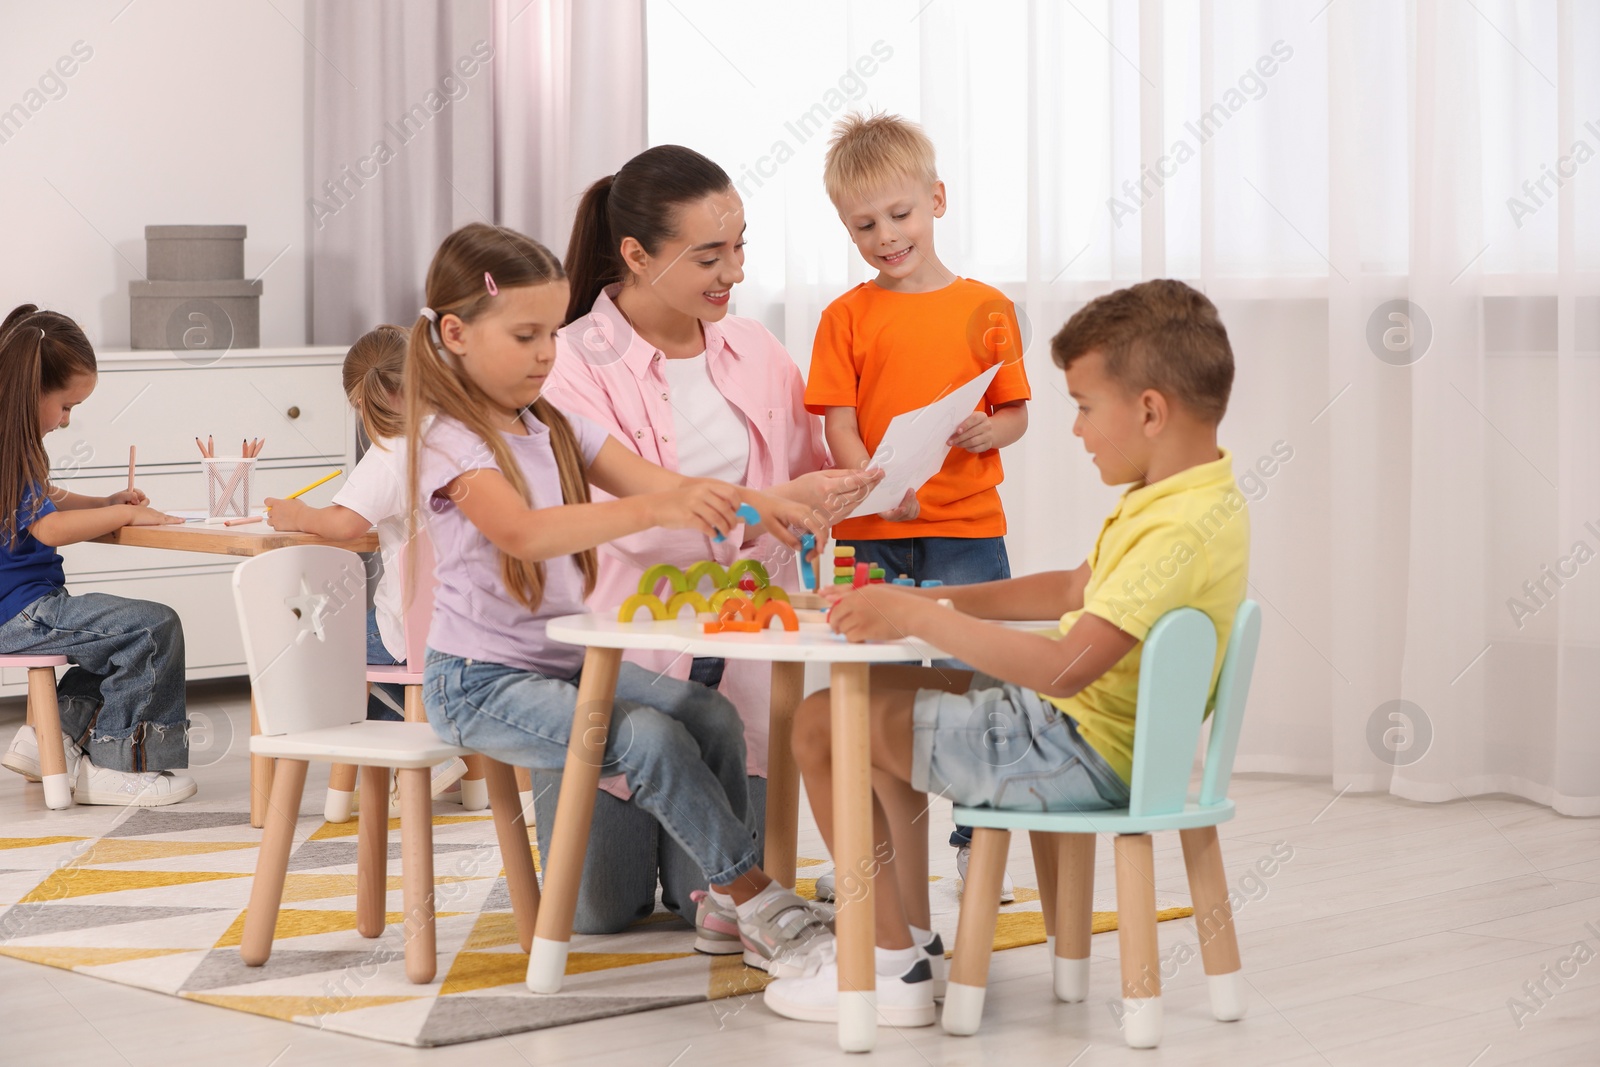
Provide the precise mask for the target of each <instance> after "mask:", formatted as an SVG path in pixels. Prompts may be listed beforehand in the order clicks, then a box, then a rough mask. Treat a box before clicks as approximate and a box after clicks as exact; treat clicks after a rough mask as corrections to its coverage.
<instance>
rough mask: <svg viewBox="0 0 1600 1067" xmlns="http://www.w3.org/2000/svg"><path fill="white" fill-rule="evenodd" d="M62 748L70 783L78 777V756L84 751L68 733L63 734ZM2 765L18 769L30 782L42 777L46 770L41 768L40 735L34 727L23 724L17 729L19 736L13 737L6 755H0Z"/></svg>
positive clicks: (11, 769) (6, 767)
mask: <svg viewBox="0 0 1600 1067" xmlns="http://www.w3.org/2000/svg"><path fill="white" fill-rule="evenodd" d="M61 749H62V751H63V752H65V753H66V755H67V783H68V784H69V785H70V784H72V783H73V782H75V781H76V779H77V776H78V757H79V756H80V755H82V752H81V751H80V750H79V749H78V745H77V743H76V742H74V741H73V740H72V738H70V737H68V736H67V735H66V734H62V735H61ZM0 767H4V768H5V769H6V770H8V771H16V772H17V773H18V774H20V775H22V777H24V778H26V779H27V780H28V781H30V782H37V781H40V780H41V779H42V775H43V774H44V772H43V771H41V770H40V769H39V735H38V734H36V733H34V732H33V727H31V726H23V727H22V728H20V729H19V730H18V731H17V736H15V737H13V738H12V739H11V747H10V748H8V749H6V754H5V755H4V756H0Z"/></svg>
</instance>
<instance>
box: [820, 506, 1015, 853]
mask: <svg viewBox="0 0 1600 1067" xmlns="http://www.w3.org/2000/svg"><path fill="white" fill-rule="evenodd" d="M839 543H840V544H841V545H853V546H855V550H856V559H858V560H860V561H861V562H863V563H876V564H877V565H878V566H880V567H882V568H883V569H884V571H885V572H886V573H885V575H884V580H885V581H889V582H892V581H894V580H895V579H896V578H898V577H900V576H901V575H902V574H903V575H905V576H906V577H907V578H914V579H916V582H917V584H918V585H921V584H922V583H923V582H924V581H926V580H928V579H930V578H932V579H935V580H936V581H941V582H943V583H944V584H945V585H973V584H975V583H977V582H998V581H1003V580H1005V579H1007V578H1009V577H1011V559H1010V557H1009V556H1007V555H1006V539H1005V538H1004V537H903V538H897V539H894V540H888V541H840V542H839ZM937 663H938V665H939V666H941V667H947V668H949V669H951V670H969V669H970V668H969V667H967V665H966V664H964V663H962V662H961V661H960V660H955V659H945V660H938V661H937ZM950 844H951V845H952V846H953V847H955V848H960V847H961V846H962V845H970V844H972V829H971V827H967V826H957V827H956V828H955V830H954V831H952V832H951V834H950Z"/></svg>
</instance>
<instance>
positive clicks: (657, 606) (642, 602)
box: [617, 593, 672, 622]
mask: <svg viewBox="0 0 1600 1067" xmlns="http://www.w3.org/2000/svg"><path fill="white" fill-rule="evenodd" d="M640 608H644V609H646V610H647V611H649V612H650V616H651V618H655V619H669V618H671V617H672V616H671V615H669V614H668V613H667V606H666V605H665V604H663V603H662V602H661V598H660V597H658V596H656V595H655V594H654V593H635V594H634V595H633V596H631V597H629V598H628V599H627V600H624V601H623V602H622V608H621V610H619V611H618V612H617V621H618V622H632V621H633V620H634V616H635V615H637V614H638V613H639V609H640Z"/></svg>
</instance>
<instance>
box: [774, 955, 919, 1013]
mask: <svg viewBox="0 0 1600 1067" xmlns="http://www.w3.org/2000/svg"><path fill="white" fill-rule="evenodd" d="M877 988H878V995H877V1002H878V1003H877V1015H878V1022H879V1023H881V1024H882V1025H884V1026H897V1027H909V1026H932V1025H933V1021H934V1008H933V971H932V968H931V967H930V966H929V963H928V960H927V959H926V958H923V959H919V960H917V962H915V963H913V964H912V965H911V968H910V970H908V971H906V973H905V974H902V975H898V976H889V975H882V974H880V975H878V981H877ZM762 997H763V999H764V1000H765V1002H766V1005H767V1007H769V1008H771V1009H772V1010H773V1011H775V1012H777V1013H778V1014H779V1015H782V1016H783V1017H784V1018H786V1019H799V1020H800V1021H801V1022H809V1023H836V1022H838V1021H839V964H838V962H837V961H836V960H833V959H829V960H828V961H827V962H825V963H823V964H822V965H821V966H819V967H817V968H816V970H814V971H813V972H812V973H810V974H808V975H805V976H803V977H800V978H779V979H778V980H777V981H775V982H773V983H772V984H771V985H769V986H767V990H766V992H765V993H763V994H762Z"/></svg>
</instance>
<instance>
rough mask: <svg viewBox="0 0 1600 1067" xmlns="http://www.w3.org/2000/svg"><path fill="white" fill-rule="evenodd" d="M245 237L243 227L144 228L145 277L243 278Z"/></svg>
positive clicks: (200, 279)
mask: <svg viewBox="0 0 1600 1067" xmlns="http://www.w3.org/2000/svg"><path fill="white" fill-rule="evenodd" d="M244 234H245V228H244V227H243V226H146V227H145V228H144V266H145V277H147V278H149V279H150V280H151V281H153V282H166V281H225V280H230V279H239V278H243V277H244ZM135 347H137V346H135Z"/></svg>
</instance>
